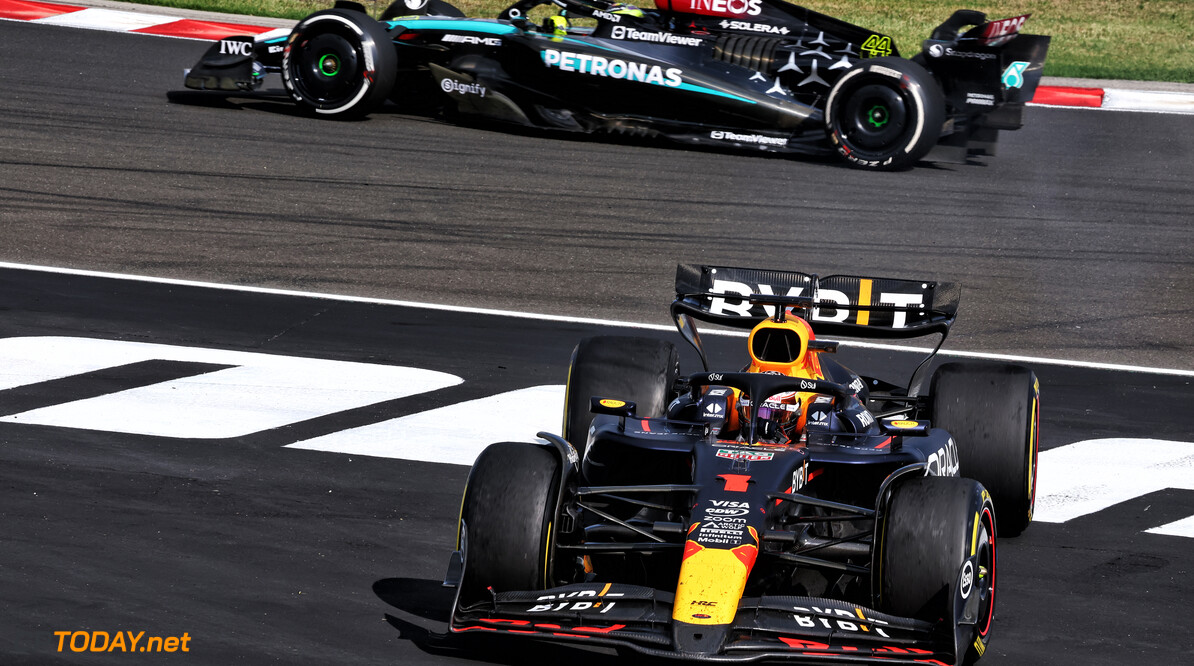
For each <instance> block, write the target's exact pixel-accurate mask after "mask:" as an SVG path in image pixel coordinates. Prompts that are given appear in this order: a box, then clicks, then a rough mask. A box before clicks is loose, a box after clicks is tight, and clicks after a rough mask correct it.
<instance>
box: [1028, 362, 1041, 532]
mask: <svg viewBox="0 0 1194 666" xmlns="http://www.w3.org/2000/svg"><path fill="white" fill-rule="evenodd" d="M1040 399H1041V382H1040V380H1039V379H1038V380H1034V381H1033V383H1032V407H1031V408H1030V409H1032V411H1031V412H1029V414H1028V419H1029V425H1028V497H1029V503H1028V519H1029V520H1032V509H1033V506H1032V498H1033V497H1035V494H1034V493H1035V489H1034V488H1033V486H1034V485H1035V484H1036V449H1037V442H1036V438H1037V418H1036V416H1037V409H1038V407H1037V402H1038V401H1039V400H1040Z"/></svg>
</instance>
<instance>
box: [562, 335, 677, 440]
mask: <svg viewBox="0 0 1194 666" xmlns="http://www.w3.org/2000/svg"><path fill="white" fill-rule="evenodd" d="M679 372H680V357H679V355H678V354H677V353H676V347H675V345H673V344H672V343H670V342H665V341H663V340H655V339H652V338H635V337H620V336H601V337H595V338H585V339H584V340H581V341H580V344H578V345H577V346H576V349H574V350H573V351H572V363H571V364H570V365H569V366H568V385H567V389H566V391H565V393H564V439H566V440H568V442H569V443H570V444H572V446H573V447H575V448H576V451H577V453H579V454H580V455H581V456H582V457H583V456H584V454H585V446H586V445H587V444H588V437H589V426H590V425H591V424H592V422H593V414H592V413H591V412H590V411H589V402H590V399H591V398H592V397H593V396H600V397H602V398H616V399H618V400H625V401H627V402H633V403H635V404H636V405H637V409H636V413H637V414H638V415H639V416H663V414H664V412H666V411H667V406H668V402H670V401H671V398H672V395H671V391H672V385H673V384H674V383H675V381H676V377H677V376H678V375H679Z"/></svg>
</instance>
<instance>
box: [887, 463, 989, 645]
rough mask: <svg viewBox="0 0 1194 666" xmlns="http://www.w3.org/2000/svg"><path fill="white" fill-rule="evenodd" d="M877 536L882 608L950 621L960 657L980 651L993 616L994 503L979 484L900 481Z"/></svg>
mask: <svg viewBox="0 0 1194 666" xmlns="http://www.w3.org/2000/svg"><path fill="white" fill-rule="evenodd" d="M880 536H881V539H882V540H881V542H880V543H881V549H880V555H879V557H878V559H879V562H878V565H879V566H878V575H877V583H878V585H879V586H880V588H879V607H880V609H881V610H883V611H885V612H888V613H892V614H894V615H899V616H902V617H914V618H917V619H920V620H925V621H927V622H934V623H935V622H939V621H944V622H946V623H950V624H952V625H953V626H954V633H955V646H956V648H957V654H958V657H959V659H958V663H967V664H969V663H973V662H974V661H976V660H977V659H978V658H979V657H981V656H982V655H983V653H984V652H986V650H987V644H988V642H989V641H990V637H991V621H992V620H993V619H994V616H995V509H994V506H993V504H992V502H991V496H990V494H989V493H987V491H986V490H985V489H984V488H983V487H982V484H980V483H978V482H977V481H974V480H973V479H962V478H958V477H937V476H930V477H919V478H915V479H911V480H909V481H905V482H903V483H900V484H899V485H897V486H896V487H895V488H894V489H893V490H892V494H891V500H890V501H889V502H888V504H887V511H886V513H885V515H884V517H883V520H882V523H881V527H880Z"/></svg>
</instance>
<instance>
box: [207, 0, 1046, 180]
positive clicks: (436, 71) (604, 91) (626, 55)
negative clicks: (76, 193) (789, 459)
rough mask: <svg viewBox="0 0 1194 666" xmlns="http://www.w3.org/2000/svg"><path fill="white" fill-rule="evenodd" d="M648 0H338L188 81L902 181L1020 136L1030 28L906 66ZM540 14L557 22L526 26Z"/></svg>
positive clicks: (239, 40) (220, 47) (866, 45)
mask: <svg viewBox="0 0 1194 666" xmlns="http://www.w3.org/2000/svg"><path fill="white" fill-rule="evenodd" d="M655 2H656V7H655V8H653V9H648V10H643V9H640V8H638V7H633V6H630V5H624V4H616V3H612V2H609V1H608V0H519V2H517V3H516V4H514V5H512V6H510V7H509V8H507V9H506V10H504V11H503V12H501V14H500V15H499V17H498V18H497V19H477V18H467V17H465V16H464V15H463V14H462V13H461V12H460V11H459V10H457V9H456V8H455V7H453V6H452V5H450V4H448V3H446V2H444V1H443V0H397V2H395V3H394V5H392V6H391V7H390V8H389V9H388V10H386V12H385V13H384V14H383V15H382V20H381V21H376V20H374V19H372V18H370V17H369V16H367V15H366V14H365V12H364V8H363V7H362V6H361V5H359V4H356V3H353V2H343V1H342V2H338V3H337V4H336V8H335V9H330V10H324V11H319V12H315V13H314V14H312V15H310V16H308V17H307V18H305V19H303V20H302V21H300V22H299V23H298V25H297V26H295V28H294V30H293V31H290V32H289V33H285V32H280V31H275V32H270V33H265V34H263V35H260V36H257V37H253V36H244V37H230V38H227V39H223V40H221V41H219V42H217V43H216V44H214V45H213V46H212V47H211V48H210V49H209V50H208V52H207V53H206V54H205V55H204V56H203V58H202V59H201V60H200V61H199V63H198V64H196V65H195V66H194V67H193V68H191V69H189V70H187V72H186V75H185V81H184V82H185V85H186V86H187V87H189V88H196V89H215V90H224V91H254V90H257V89H258V88H259V87H260V86H261V84H262V82H263V81H264V79H265V77H266V75H267V74H269V73H271V72H273V73H278V74H280V75H281V77H282V81H283V83H284V85H285V88H286V90H287V91H288V93H289V95H290V97H291V98H292V99H293V100H294V102H295V103H297V104H298V105H299V106H300V107H302V108H303V109H306V110H308V111H310V112H312V113H315V114H319V115H323V116H328V117H340V116H361V115H364V114H367V113H369V112H371V111H374V110H376V109H377V108H378V107H380V106H381V105H382V104H383V103H384V102H385V101H386V100H387V99H393V100H394V101H395V102H397V103H399V104H401V105H404V106H406V107H407V108H411V109H419V110H424V111H431V112H442V113H444V114H446V115H448V116H450V117H453V118H468V117H472V118H478V119H483V120H488V121H501V122H507V123H514V124H518V125H523V126H530V127H536V128H542V129H547V130H561V131H567V132H583V133H596V132H610V133H617V134H629V135H644V136H658V137H664V138H666V139H670V140H673V141H675V142H679V143H681V144H697V145H707V146H715V147H723V148H733V149H749V150H763V151H772V152H785V153H803V154H810V155H817V154H833V153H836V154H838V155H840V156H841V157H842V158H844V159H846V160H848V161H849V162H850V163H851V164H853V165H854V166H858V167H863V168H868V169H898V168H903V167H907V166H909V165H911V164H913V163H915V162H916V161H917V160H919V159H921V158H924V157H926V156H929V158H930V159H932V160H937V161H954V162H961V161H965V160H966V159H967V158H968V157H969V156H973V155H992V154H994V149H995V142H996V138H997V135H998V132H999V130H1011V129H1018V128H1019V127H1020V126H1021V124H1022V122H1021V115H1022V111H1023V108H1024V104H1025V102H1028V101H1030V100H1031V99H1032V97H1033V94H1034V92H1035V90H1036V87H1037V84H1038V83H1039V81H1040V77H1041V70H1042V68H1043V66H1044V62H1045V55H1046V52H1047V50H1048V45H1049V37H1047V36H1041V35H1028V34H1022V33H1021V32H1020V28H1021V26H1022V25H1023V24H1024V22H1025V20H1026V19H1027V18H1028V16H1018V17H1014V18H1010V19H1002V20H996V21H989V20H987V17H986V16H985V15H984V14H982V13H980V12H976V11H970V10H960V11H957V12H955V13H954V14H953V15H952V16H951V17H950V18H949V19H948V20H946V21H945V22H944V23H942V24H941V25H940V26H939V27H937V28H936V29H935V30H934V31H933V32H932V34H931V36H930V38H929V39H928V40H926V41H925V42H924V43H923V48H921V49H920V51H919V52H917V53H915V55H914V56H913V57H912V58H910V59H905V58H902V57H900V55H899V51H898V50H897V48H896V45H895V43H894V42H893V41H892V39H891V38H890V37H889V36H887V35H883V34H881V33H878V32H875V31H872V30H868V29H865V28H862V27H859V26H855V25H851V24H849V23H846V22H844V21H841V20H838V19H834V18H831V17H828V16H825V15H822V14H818V13H817V12H814V11H811V10H809V9H805V8H804V7H800V6H797V5H793V4H790V3H788V2H785V1H784V0H655ZM544 4H554V5H556V6H558V8H559V10H560V11H559V14H558V15H555V16H548V17H547V18H546V19H545V20H544V21H543V22H542V23H540V22H535V21H532V20H530V19H529V18H528V17H529V16H530V14H531V11H532V10H534V9H535V8H536V7H539V6H540V5H544ZM573 19H586V20H587V22H588V23H595V24H596V25H595V26H593V25H587V26H574V25H572V22H573ZM967 28H969V29H967ZM930 151H932V153H931V155H930Z"/></svg>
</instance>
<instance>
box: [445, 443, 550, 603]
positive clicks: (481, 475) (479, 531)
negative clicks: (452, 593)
mask: <svg viewBox="0 0 1194 666" xmlns="http://www.w3.org/2000/svg"><path fill="white" fill-rule="evenodd" d="M560 473H561V470H560V461H559V457H558V456H557V455H556V453H555V452H553V451H551V450H550V449H548V448H546V447H543V446H538V445H535V444H526V443H521V442H502V443H499V444H491V445H490V446H488V447H487V448H486V449H485V450H484V451H482V452H481V455H480V456H478V457H477V461H476V462H475V463H473V469H472V471H471V472H470V473H469V478H468V484H467V485H466V486H465V489H464V500H463V502H462V503H461V507H460V541H461V543H460V548H461V549H462V550H463V551H464V574H463V578H462V580H461V584H460V595H459V602H458V603H460V604H461V605H468V604H470V603H473V602H476V601H478V600H482V599H488V598H489V592H488V588H491V587H492V588H493V590H494V592H509V591H522V590H542V589H546V588H547V587H548V586H549V585H550V581H549V573H550V569H551V560H552V557H553V555H554V553H553V552H552V548H551V545H552V527H553V523H554V519H555V514H556V508H557V504H558V501H557V500H558V498H559V487H560Z"/></svg>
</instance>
